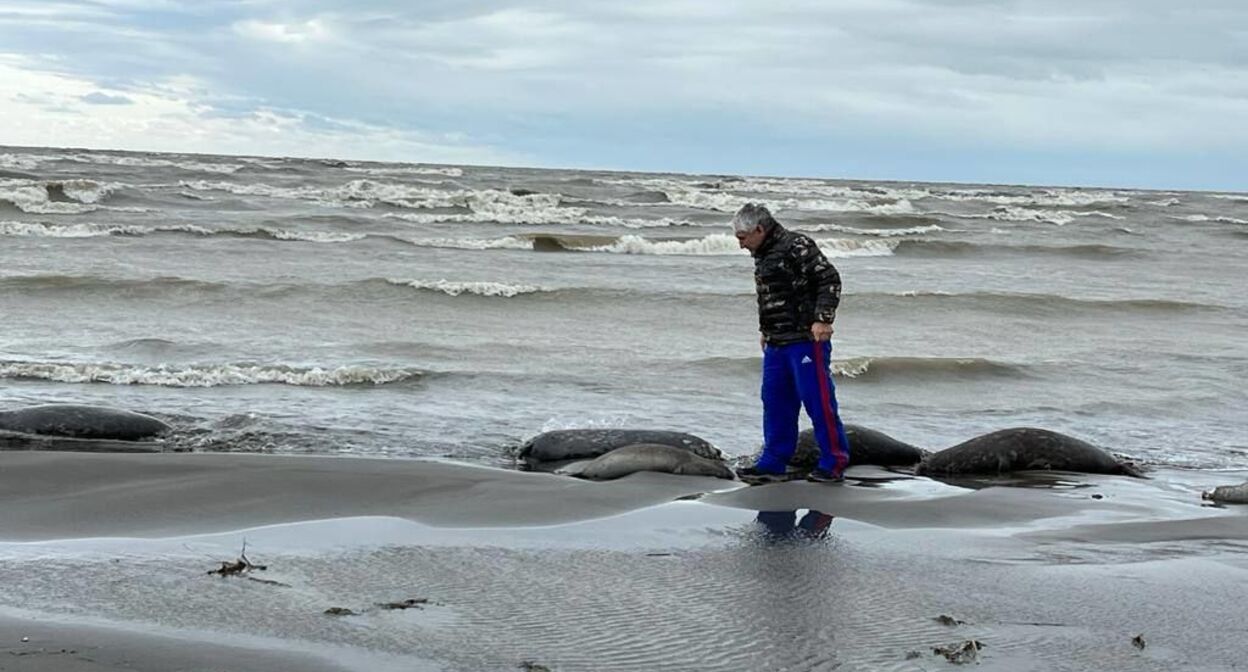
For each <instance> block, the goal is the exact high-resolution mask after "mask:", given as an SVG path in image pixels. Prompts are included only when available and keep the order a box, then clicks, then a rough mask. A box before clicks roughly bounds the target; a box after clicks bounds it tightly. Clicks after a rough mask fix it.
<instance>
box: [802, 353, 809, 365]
mask: <svg viewBox="0 0 1248 672" xmlns="http://www.w3.org/2000/svg"><path fill="white" fill-rule="evenodd" d="M802 363H803V364H809V363H810V355H806V356H805V357H803V358H802Z"/></svg>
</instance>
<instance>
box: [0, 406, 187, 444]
mask: <svg viewBox="0 0 1248 672" xmlns="http://www.w3.org/2000/svg"><path fill="white" fill-rule="evenodd" d="M0 429H2V430H8V431H10V432H21V433H23V434H38V435H44V436H63V437H70V438H75V439H112V440H116V441H140V440H143V439H150V438H154V437H156V436H159V435H160V434H163V433H165V432H167V431H169V429H170V427H169V425H168V424H167V423H165V422H164V421H163V420H159V419H157V418H153V417H152V416H150V415H144V414H142V413H135V412H134V411H127V410H123V409H120V408H110V407H108V406H86V405H78V404H45V405H43V406H31V407H30V408H23V409H18V410H15V411H0Z"/></svg>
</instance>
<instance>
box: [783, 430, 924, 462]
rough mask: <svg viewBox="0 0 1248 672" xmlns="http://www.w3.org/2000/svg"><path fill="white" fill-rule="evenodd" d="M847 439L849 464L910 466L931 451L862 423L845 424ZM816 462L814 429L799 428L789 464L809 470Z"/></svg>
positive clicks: (816, 450)
mask: <svg viewBox="0 0 1248 672" xmlns="http://www.w3.org/2000/svg"><path fill="white" fill-rule="evenodd" d="M845 438H847V439H849V466H851V467H852V466H856V465H862V464H874V465H876V466H880V467H912V466H914V465H916V464H918V463H919V461H921V460H922V459H923V458H924V457H926V456H928V455H930V454H931V453H930V452H928V451H926V450H923V449H922V448H919V447H918V446H912V445H910V444H908V443H906V442H904V441H898V440H897V439H894V438H893V437H891V436H889V435H887V434H885V433H884V432H879V431H876V430H874V429H870V428H868V427H863V426H862V425H854V424H846V425H845ZM818 462H819V443H818V442H817V441H815V430H813V429H806V430H802V433H801V434H798V435H797V451H796V452H794V453H793V459H791V460H789V466H791V467H793V468H795V469H802V470H807V471H809V470H810V469H814V468H815V464H817V463H818Z"/></svg>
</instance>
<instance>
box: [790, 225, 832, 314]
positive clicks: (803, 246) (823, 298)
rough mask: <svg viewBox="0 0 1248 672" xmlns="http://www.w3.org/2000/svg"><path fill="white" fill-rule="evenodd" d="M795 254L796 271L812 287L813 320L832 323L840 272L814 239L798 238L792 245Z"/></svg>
mask: <svg viewBox="0 0 1248 672" xmlns="http://www.w3.org/2000/svg"><path fill="white" fill-rule="evenodd" d="M793 253H794V254H795V255H796V257H797V258H796V261H797V268H798V272H799V273H801V274H802V276H804V277H805V278H806V281H807V282H808V283H809V284H810V286H811V287H812V288H814V292H815V320H816V321H819V322H826V323H827V324H832V322H833V320H835V319H836V309H837V307H839V306H840V305H841V274H840V272H838V271H837V270H836V267H835V266H833V265H832V262H830V261H828V258H827V257H825V256H823V252H822V251H821V250H820V249H819V246H818V245H817V244H815V241H813V240H811V239H810V238H808V237H806V236H802V237H801V238H800V239H799V242H798V244H797V245H794V246H793Z"/></svg>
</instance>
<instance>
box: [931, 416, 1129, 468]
mask: <svg viewBox="0 0 1248 672" xmlns="http://www.w3.org/2000/svg"><path fill="white" fill-rule="evenodd" d="M1028 470H1053V471H1075V472H1082V473H1086V474H1123V475H1127V476H1142V474H1141V473H1140V472H1139V470H1138V469H1136V468H1135V467H1134V466H1133V465H1130V464H1126V463H1124V462H1120V461H1119V460H1118V459H1117V458H1115V457H1114V456H1113V455H1111V454H1109V453H1108V452H1107V451H1105V450H1102V449H1101V448H1098V447H1096V446H1094V445H1092V444H1090V443H1088V442H1087V441H1083V440H1081V439H1076V438H1075V437H1073V436H1067V435H1065V434H1060V433H1058V432H1054V431H1050V430H1047V429H1037V428H1035V427H1015V428H1012V429H1002V430H1000V431H996V432H992V433H989V434H984V435H983V436H977V437H975V438H973V439H971V440H969V441H964V442H962V443H959V444H958V445H956V446H953V447H952V448H946V449H945V450H942V451H940V452H938V453H935V454H934V455H930V456H928V457H927V458H925V459H924V460H923V461H922V462H920V463H919V466H918V469H917V473H919V474H922V475H927V476H941V475H947V476H954V475H961V474H1003V473H1007V472H1011V471H1028Z"/></svg>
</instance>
